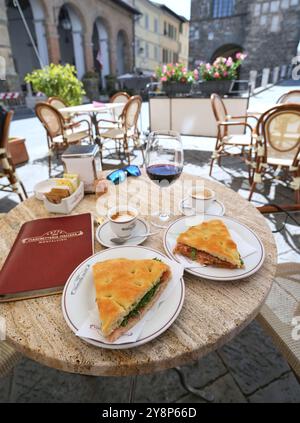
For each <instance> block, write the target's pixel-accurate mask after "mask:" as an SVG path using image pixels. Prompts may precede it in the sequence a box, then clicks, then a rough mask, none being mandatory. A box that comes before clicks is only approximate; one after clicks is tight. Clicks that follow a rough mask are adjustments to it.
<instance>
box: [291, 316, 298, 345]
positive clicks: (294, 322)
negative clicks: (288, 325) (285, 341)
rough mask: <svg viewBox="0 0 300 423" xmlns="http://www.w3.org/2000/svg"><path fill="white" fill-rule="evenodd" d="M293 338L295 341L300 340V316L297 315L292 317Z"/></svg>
mask: <svg viewBox="0 0 300 423" xmlns="http://www.w3.org/2000/svg"><path fill="white" fill-rule="evenodd" d="M292 326H293V330H292V338H293V340H294V341H300V316H295V317H293V319H292Z"/></svg>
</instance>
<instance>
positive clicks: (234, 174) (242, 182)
mask: <svg viewBox="0 0 300 423" xmlns="http://www.w3.org/2000/svg"><path fill="white" fill-rule="evenodd" d="M296 84H297V83H296V82H285V83H284V84H282V85H280V86H275V87H273V88H272V89H270V90H268V91H265V92H262V93H260V94H258V95H256V96H255V97H252V98H251V101H250V108H251V109H253V108H255V107H256V105H257V104H259V105H260V107H261V105H262V104H264V105H266V106H267V105H269V104H270V105H272V104H274V103H275V102H276V100H277V98H278V97H279V96H280V95H281V94H282V93H284V92H286V91H288V90H290V89H295V85H296ZM147 127H148V105H147V103H144V104H143V110H142V129H143V130H144V131H145V130H146V129H147ZM11 135H23V136H24V135H25V137H26V144H27V149H28V152H29V156H30V163H29V164H27V165H25V166H21V167H19V168H18V174H19V176H20V177H21V179H22V180H23V182H24V184H25V187H26V189H27V191H28V193H29V194H30V195H31V194H32V192H33V187H34V184H35V183H36V182H37V181H40V180H43V179H47V178H48V165H47V144H46V138H45V132H44V130H43V128H42V126H41V125H40V123H39V122H38V120H37V119H36V118H31V117H29V118H26V119H19V118H18V119H17V120H15V121H14V122H13V123H12V128H11ZM183 144H184V149H185V168H184V170H185V171H186V172H189V173H193V174H194V175H199V176H200V175H201V176H205V177H207V176H208V168H209V159H210V155H211V152H212V151H213V149H214V139H212V138H199V137H183ZM140 161H141V157H140V156H139V155H137V157H136V159H135V162H136V163H137V164H139V163H140ZM111 164H113V163H111ZM59 171H61V168H58V169H57V172H59ZM213 178H214V179H215V180H217V181H219V182H221V183H223V184H225V185H226V186H228V187H230V188H232V189H234V190H235V191H236V192H238V193H239V194H240V195H242V196H243V197H245V198H247V195H248V190H249V186H248V181H247V169H246V167H245V166H244V164H243V163H242V162H240V161H239V160H237V159H224V163H223V166H222V168H219V167H218V166H217V165H216V166H215V167H214V171H213ZM292 201H293V192H292V191H291V190H290V189H288V188H286V187H285V186H284V185H283V184H281V183H280V182H277V183H276V184H273V183H272V184H269V185H266V186H264V187H259V189H258V191H257V192H256V193H255V195H254V196H253V203H254V204H255V205H262V204H265V203H270V202H274V203H277V204H282V203H292ZM17 204H18V200H17V198H16V196H15V195H7V194H4V193H0V213H4V212H7V211H9V210H10V209H11V208H13V207H15V206H16V205H17ZM293 216H294V218H295V219H297V220H298V222H300V213H293ZM282 221H283V216H282V215H276V216H270V217H269V218H268V223H269V225H270V228H271V229H272V230H275V229H276V228H279V227H280V226H281V223H282ZM274 237H275V240H276V244H277V249H278V262H279V263H282V262H290V261H293V262H296V261H298V262H299V260H300V255H299V253H300V227H299V225H296V224H295V223H294V222H293V221H288V223H287V224H286V226H285V229H284V230H283V231H282V232H279V233H276V234H274ZM182 369H183V372H184V373H185V375H186V376H187V378H188V380H189V382H190V384H191V385H193V386H194V387H198V388H204V389H206V390H207V391H209V392H212V393H213V394H214V396H215V401H216V402H226V403H227V402H250V403H258V402H273V403H277V402H294V403H299V402H300V384H299V382H298V381H297V379H296V378H295V376H294V374H293V372H292V371H291V369H290V367H289V365H288V364H287V362H286V361H285V359H284V358H283V357H282V356H281V354H280V353H279V352H278V350H277V349H276V347H275V345H274V344H273V342H272V340H271V338H270V337H269V336H268V334H267V333H266V332H265V331H264V330H263V329H262V328H261V327H260V325H259V324H258V323H257V322H256V321H254V322H252V323H251V324H250V325H249V326H248V327H247V328H246V329H245V330H244V331H243V332H242V333H241V334H240V335H238V336H237V337H236V338H234V339H233V340H232V341H231V342H230V343H228V344H226V345H225V346H224V347H223V348H221V349H220V350H218V351H215V352H213V353H211V354H208V355H207V356H206V357H204V358H202V359H201V360H199V361H196V362H195V363H193V364H190V365H188V366H185V367H183V368H182ZM129 384H130V378H126V377H125V378H111V377H109V378H101V377H90V376H80V375H73V374H67V373H63V372H59V371H56V370H54V369H50V368H47V367H44V366H42V365H40V364H38V363H35V362H33V361H31V360H28V359H26V358H22V360H21V361H20V363H19V364H18V365H17V366H16V367H15V368H14V370H13V372H12V373H11V374H10V375H8V376H7V377H6V378H2V379H1V378H0V402H7V401H9V402H101V403H106V402H111V403H113V402H127V401H128V387H129ZM136 402H174V403H176V402H178V403H189V402H202V400H200V399H199V398H197V397H196V396H195V395H193V394H188V393H187V392H186V391H185V389H184V388H183V387H182V385H181V384H180V383H179V378H178V375H177V374H176V373H175V372H174V371H173V370H168V371H164V372H160V373H155V374H152V375H148V376H139V377H138V382H137V392H136Z"/></svg>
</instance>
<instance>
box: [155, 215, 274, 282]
mask: <svg viewBox="0 0 300 423" xmlns="http://www.w3.org/2000/svg"><path fill="white" fill-rule="evenodd" d="M195 216H207V217H212V218H214V217H219V218H222V219H229V220H232V221H234V222H235V223H238V224H239V225H241V226H243V227H244V228H246V229H247V230H248V231H250V232H251V233H252V234H253V235H254V236H255V238H256V239H257V240H258V243H259V245H260V248H261V257H260V260H259V262H258V264H257V265H256V266H255V268H254V269H252V270H250V271H249V272H247V274H243V275H237V276H224V277H219V276H209V275H205V274H202V273H198V272H196V271H195V270H190V269H185V272H187V273H190V274H191V275H193V276H197V277H198V278H203V279H207V280H211V281H220V282H227V281H237V280H241V279H246V278H249V276H251V275H253V274H254V273H256V272H258V271H259V269H260V268H261V267H262V265H263V263H264V261H265V257H266V251H265V246H264V244H263V242H262V240H261V239H260V237H259V236H258V235H257V234H256V233H255V232H254V231H253V230H252V229H251V228H249V227H248V226H247V225H245V224H244V223H241V222H240V221H239V220H238V219H236V218H234V217H231V216H224V215H223V216H216V215H213V214H206V213H199V214H196V215H193V216H190V217H195ZM186 218H187V216H181V217H179V218H178V219H176V220H174V221H173V222H172V223H171V224H170V225H169V226H168V228H167V229H166V231H165V233H164V237H163V244H164V249H165V252H166V254H167V255H168V256H169V257H170V258H171V259H172V260H175V261H177V263H180V261H178V260H177V259H176V258H175V256H173V254H172V252H171V251H170V250H169V248H168V246H167V235H168V232H169V230H170V228H171V227H172V226H174V225H175V223H177V222H178V221H180V220H182V219H186Z"/></svg>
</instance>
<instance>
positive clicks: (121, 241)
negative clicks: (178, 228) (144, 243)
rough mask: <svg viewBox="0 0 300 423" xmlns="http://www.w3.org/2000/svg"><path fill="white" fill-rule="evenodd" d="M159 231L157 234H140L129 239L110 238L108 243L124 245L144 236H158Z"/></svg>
mask: <svg viewBox="0 0 300 423" xmlns="http://www.w3.org/2000/svg"><path fill="white" fill-rule="evenodd" d="M158 233H159V231H157V232H147V233H145V234H141V235H134V236H130V237H129V238H111V239H110V241H111V242H113V243H114V244H119V245H121V244H125V242H127V241H130V240H131V239H134V238H144V237H145V236H151V235H156V234H158Z"/></svg>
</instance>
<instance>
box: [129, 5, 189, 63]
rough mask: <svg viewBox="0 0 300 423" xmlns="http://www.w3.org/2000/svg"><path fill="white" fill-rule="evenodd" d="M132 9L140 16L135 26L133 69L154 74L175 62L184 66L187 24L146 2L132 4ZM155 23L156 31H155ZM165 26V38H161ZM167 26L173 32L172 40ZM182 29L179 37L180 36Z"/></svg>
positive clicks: (186, 53)
mask: <svg viewBox="0 0 300 423" xmlns="http://www.w3.org/2000/svg"><path fill="white" fill-rule="evenodd" d="M134 6H135V7H136V8H137V9H138V10H139V11H140V12H141V13H142V14H143V15H142V16H141V17H140V18H139V19H137V22H136V24H135V40H136V49H135V52H136V55H135V66H136V68H137V69H141V70H143V71H145V70H149V71H154V70H155V69H156V68H157V67H158V66H159V65H161V64H163V63H167V62H172V63H173V62H175V61H180V62H183V63H185V64H186V65H187V63H188V55H189V48H188V46H189V23H188V22H186V23H182V22H181V21H180V20H179V19H178V18H176V17H175V16H173V15H171V14H169V13H168V12H167V11H165V10H162V9H161V8H160V7H158V6H156V5H153V4H151V2H150V1H149V0H135V2H134ZM146 16H147V17H146ZM155 20H156V21H157V28H155V23H154V22H155ZM147 23H148V26H147ZM165 23H166V29H167V34H164V29H165ZM169 24H170V25H172V27H173V28H175V30H174V29H173V37H170V36H168V32H169ZM181 27H182V33H181V32H180V28H181ZM157 29H158V31H157ZM166 52H167V53H166Z"/></svg>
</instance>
